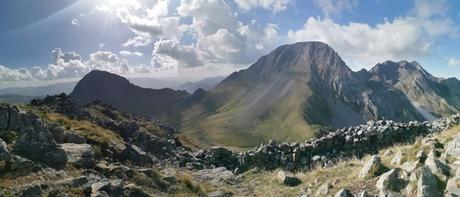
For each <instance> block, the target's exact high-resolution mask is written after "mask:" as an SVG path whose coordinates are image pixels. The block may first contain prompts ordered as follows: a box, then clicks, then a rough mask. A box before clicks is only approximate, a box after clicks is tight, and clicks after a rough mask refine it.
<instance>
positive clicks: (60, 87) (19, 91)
mask: <svg viewBox="0 0 460 197" xmlns="http://www.w3.org/2000/svg"><path fill="white" fill-rule="evenodd" d="M75 84H77V82H65V83H57V84H53V85H47V86H37V87H16V88H5V89H0V95H18V96H28V97H30V96H46V95H55V94H60V93H66V94H68V93H70V92H72V89H73V88H74V87H75Z"/></svg>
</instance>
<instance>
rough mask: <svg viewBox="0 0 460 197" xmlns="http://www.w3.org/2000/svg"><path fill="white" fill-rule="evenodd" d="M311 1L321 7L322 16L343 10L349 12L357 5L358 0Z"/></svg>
mask: <svg viewBox="0 0 460 197" xmlns="http://www.w3.org/2000/svg"><path fill="white" fill-rule="evenodd" d="M313 3H314V5H316V6H317V7H319V8H320V9H321V11H322V12H323V14H324V16H326V17H331V16H334V15H339V14H340V13H342V12H343V11H348V12H350V11H351V10H352V9H353V8H354V7H356V6H357V5H358V0H313Z"/></svg>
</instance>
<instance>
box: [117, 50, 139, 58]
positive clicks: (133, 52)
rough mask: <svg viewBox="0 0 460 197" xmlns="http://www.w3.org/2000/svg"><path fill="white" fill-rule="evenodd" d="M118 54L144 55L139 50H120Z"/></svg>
mask: <svg viewBox="0 0 460 197" xmlns="http://www.w3.org/2000/svg"><path fill="white" fill-rule="evenodd" d="M120 55H123V56H138V57H141V56H144V54H143V53H141V52H139V51H120Z"/></svg>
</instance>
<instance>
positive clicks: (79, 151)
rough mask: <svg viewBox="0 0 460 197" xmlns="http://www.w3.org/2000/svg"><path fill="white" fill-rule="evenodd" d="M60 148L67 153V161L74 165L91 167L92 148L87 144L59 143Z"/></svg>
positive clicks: (92, 162)
mask: <svg viewBox="0 0 460 197" xmlns="http://www.w3.org/2000/svg"><path fill="white" fill-rule="evenodd" d="M61 148H62V149H63V150H64V151H65V153H66V154H67V163H71V164H74V165H76V166H81V167H86V168H91V167H92V166H94V149H93V147H92V146H91V145H89V144H72V143H65V144H61Z"/></svg>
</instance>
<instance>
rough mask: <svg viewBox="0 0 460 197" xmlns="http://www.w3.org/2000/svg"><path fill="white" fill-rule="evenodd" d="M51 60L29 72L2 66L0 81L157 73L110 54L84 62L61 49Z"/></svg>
mask: <svg viewBox="0 0 460 197" xmlns="http://www.w3.org/2000/svg"><path fill="white" fill-rule="evenodd" d="M133 53H134V54H135V53H136V52H133ZM137 53H138V52H137ZM52 60H53V61H52V63H51V64H49V65H48V66H47V67H44V68H43V67H38V66H35V67H32V68H29V69H25V68H19V69H12V68H8V67H5V66H1V65H0V81H26V80H29V81H30V80H55V79H67V78H78V77H83V76H84V75H86V74H87V73H88V72H90V71H91V70H105V71H109V72H112V73H115V74H120V75H124V76H130V75H140V74H146V73H153V72H155V70H154V68H153V67H151V66H146V65H130V64H129V63H128V61H127V60H126V59H123V58H120V57H119V56H118V55H117V54H114V53H112V52H110V51H97V52H94V53H92V54H90V57H89V59H88V60H86V61H85V60H83V59H82V58H81V56H80V55H79V54H77V53H75V52H62V50H61V49H60V48H56V49H54V50H53V51H52Z"/></svg>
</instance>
